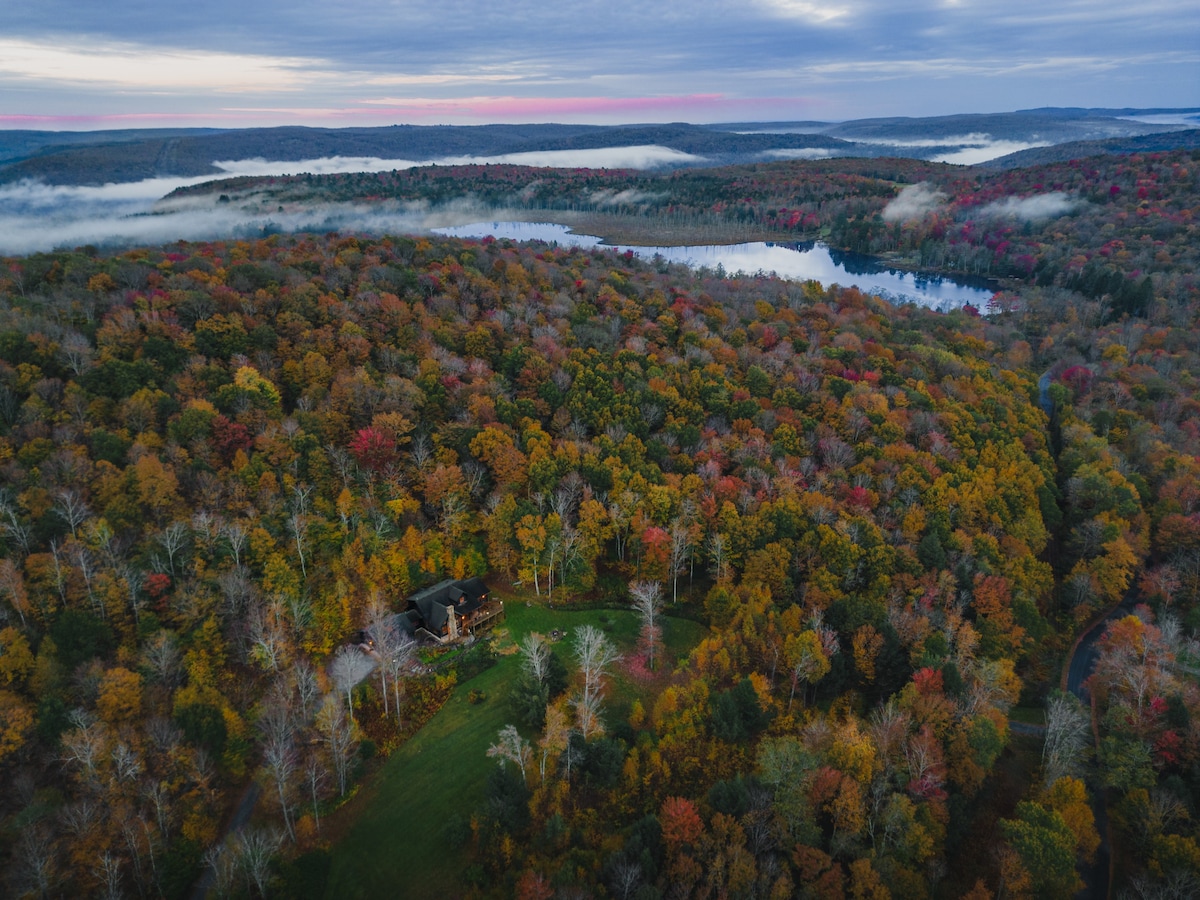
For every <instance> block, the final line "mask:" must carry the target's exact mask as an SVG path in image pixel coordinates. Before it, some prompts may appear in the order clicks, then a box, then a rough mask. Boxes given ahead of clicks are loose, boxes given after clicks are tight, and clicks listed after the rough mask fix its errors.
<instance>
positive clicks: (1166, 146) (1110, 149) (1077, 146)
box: [981, 128, 1200, 169]
mask: <svg viewBox="0 0 1200 900" xmlns="http://www.w3.org/2000/svg"><path fill="white" fill-rule="evenodd" d="M1197 149H1200V128H1188V129H1184V130H1181V131H1167V132H1160V133H1158V134H1143V135H1137V136H1135V137H1121V138H1111V139H1109V140H1106V141H1070V142H1068V143H1066V144H1055V145H1054V146H1051V147H1034V148H1033V149H1031V150H1020V151H1018V152H1016V153H1009V154H1008V155H1007V156H1001V157H998V158H997V159H992V160H988V161H987V162H985V163H982V164H981V165H983V166H986V167H987V168H989V169H1023V168H1025V167H1026V166H1037V165H1041V164H1043V163H1053V162H1065V161H1066V160H1070V159H1083V158H1084V157H1087V156H1109V155H1113V154H1118V153H1153V152H1155V151H1165V150H1197Z"/></svg>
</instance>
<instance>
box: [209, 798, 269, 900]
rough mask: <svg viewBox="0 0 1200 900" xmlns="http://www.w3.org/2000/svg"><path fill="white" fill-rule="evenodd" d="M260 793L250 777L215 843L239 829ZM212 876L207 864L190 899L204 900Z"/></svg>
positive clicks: (211, 882)
mask: <svg viewBox="0 0 1200 900" xmlns="http://www.w3.org/2000/svg"><path fill="white" fill-rule="evenodd" d="M261 793H262V788H261V787H259V784H258V780H257V779H254V778H252V779H250V783H249V784H248V785H246V790H244V791H243V792H242V798H241V799H240V800H239V801H238V805H237V806H235V807H234V809H233V813H232V815H230V817H229V822H228V823H227V824H226V825H225V830H224V831H222V832H221V840H220V841H217V844H221V843H224V841H225V838H227V837H229V835H231V834H233V833H234V832H235V831H240V830H241V829H242V828H243V827H244V826H245V824H246V823H247V822H249V821H250V816H252V815H253V814H254V805H255V804H256V803H258V796H259V794H261ZM213 877H214V873H213V870H212V869H211V868H210V867H208V866H204V868H203V869H202V870H201V872H200V878H199V880H198V881H197V882H196V886H195V888H193V889H192V900H204V898H205V897H207V896H208V892H209V891H210V890H212V887H213Z"/></svg>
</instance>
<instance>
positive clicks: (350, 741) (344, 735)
mask: <svg viewBox="0 0 1200 900" xmlns="http://www.w3.org/2000/svg"><path fill="white" fill-rule="evenodd" d="M316 724H317V731H318V732H320V734H321V737H322V739H323V740H324V742H325V749H326V750H328V751H329V759H330V761H331V762H332V764H333V771H334V774H335V775H336V776H337V782H338V793H339V794H340V795H341V796H345V794H346V787H347V781H348V780H349V775H350V762H351V760H352V759H353V758H354V751H355V750H356V749H357V748H358V736H357V733H356V732H357V729H356V727H355V725H354V720H353V719H350V718H348V717H347V716H346V710H345V708H344V707H343V706H342V704H341V701H339V700H337V699H335V698H334V697H333V696H329V697H326V698H325V703H324V704H322V706H321V710H320V711H319V712H318V713H317V723H316Z"/></svg>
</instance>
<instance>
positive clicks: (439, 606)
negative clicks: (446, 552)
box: [408, 578, 488, 634]
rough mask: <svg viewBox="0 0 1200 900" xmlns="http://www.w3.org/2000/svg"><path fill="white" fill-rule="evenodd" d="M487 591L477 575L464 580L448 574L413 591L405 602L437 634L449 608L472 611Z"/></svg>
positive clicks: (459, 612) (462, 613) (466, 611)
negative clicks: (430, 584)
mask: <svg viewBox="0 0 1200 900" xmlns="http://www.w3.org/2000/svg"><path fill="white" fill-rule="evenodd" d="M487 592H488V589H487V585H486V584H484V583H483V581H482V580H481V579H479V578H468V579H466V580H464V581H455V580H454V579H453V578H447V579H446V580H445V581H439V582H438V583H437V584H435V585H433V586H432V587H427V588H425V589H424V590H422V591H418V592H417V593H415V594H413V596H412V597H411V598H410V599H409V601H408V602H409V605H410V606H411V607H412V608H414V609H415V610H416V611H417V613H419V614H420V616H421V618H422V619H423V620H424V622H425V627H426V628H428V629H429V630H430V631H432V632H433V633H434V634H437V633H439V632H440V631H441V630H442V628H443V626H445V624H446V621H447V620H448V619H449V617H450V612H449V611H450V610H451V609H453V610H454V611H455V612H456V613H458V614H459V615H460V616H465V615H467V614H468V613H473V612H475V610H477V609H479V607H480V606H482V605H483V598H484V597H486V596H487Z"/></svg>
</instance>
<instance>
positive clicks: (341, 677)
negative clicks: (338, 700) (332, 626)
mask: <svg viewBox="0 0 1200 900" xmlns="http://www.w3.org/2000/svg"><path fill="white" fill-rule="evenodd" d="M374 667H375V662H374V661H373V660H372V659H371V658H370V657H368V656H366V655H365V654H364V653H363V652H362V651H361V650H359V649H358V648H357V647H343V648H342V649H340V650H339V651H338V652H337V654H336V655H335V656H334V657H333V662H331V663H330V664H329V677H330V678H331V679H333V683H334V686H335V687H336V688H337V690H339V691H345V693H346V705H347V706H348V707H349V709H350V719H351V720H353V719H354V688H355V686H356V685H357V684H358V683H359V682H360V681H362V680H363V679H364V678H366V677H367V676H368V675H369V674H371V669H373V668H374Z"/></svg>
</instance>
